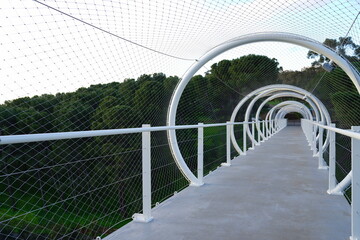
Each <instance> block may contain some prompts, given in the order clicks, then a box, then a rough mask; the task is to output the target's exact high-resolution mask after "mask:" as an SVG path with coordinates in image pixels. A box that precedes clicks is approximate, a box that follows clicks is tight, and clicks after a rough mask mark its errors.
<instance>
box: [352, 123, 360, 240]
mask: <svg viewBox="0 0 360 240" xmlns="http://www.w3.org/2000/svg"><path fill="white" fill-rule="evenodd" d="M351 130H352V131H355V132H360V126H356V127H355V126H353V127H351ZM351 169H352V174H353V175H352V184H351V238H350V239H352V240H360V140H358V139H355V138H351Z"/></svg>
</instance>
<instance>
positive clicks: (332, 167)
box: [328, 123, 336, 193]
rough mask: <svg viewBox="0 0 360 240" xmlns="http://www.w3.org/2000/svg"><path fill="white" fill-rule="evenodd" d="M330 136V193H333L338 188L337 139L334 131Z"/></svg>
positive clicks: (333, 125)
mask: <svg viewBox="0 0 360 240" xmlns="http://www.w3.org/2000/svg"><path fill="white" fill-rule="evenodd" d="M330 126H331V127H333V128H335V127H336V126H335V124H334V123H332V124H331V125H330ZM328 134H330V142H329V190H328V193H330V192H331V190H332V189H334V188H335V186H336V159H335V158H336V155H335V154H336V145H335V141H336V139H335V137H336V134H335V132H334V131H328Z"/></svg>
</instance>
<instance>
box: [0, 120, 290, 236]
mask: <svg viewBox="0 0 360 240" xmlns="http://www.w3.org/2000/svg"><path fill="white" fill-rule="evenodd" d="M257 123H259V122H257ZM260 124H261V125H262V128H263V129H264V127H265V125H266V124H268V125H269V126H270V131H268V132H267V134H266V136H267V139H268V138H269V137H271V136H272V135H274V134H275V133H276V132H278V131H280V130H281V129H282V128H283V127H285V126H286V121H285V120H279V122H278V123H275V122H274V121H271V122H270V121H269V122H265V121H260ZM232 125H235V126H237V127H236V129H238V130H237V131H235V132H237V136H239V137H240V139H239V140H240V141H241V140H242V142H243V143H244V145H243V146H244V147H245V149H244V150H245V151H246V150H247V149H249V148H250V147H251V146H252V145H253V143H252V140H251V137H249V136H247V133H246V131H245V129H244V126H248V127H249V128H250V132H251V133H252V134H253V136H254V137H257V138H258V139H260V135H259V133H258V131H257V130H256V129H255V128H254V125H255V122H235V123H230V122H227V123H216V124H197V125H180V126H159V127H151V126H150V125H143V126H142V127H141V128H128V129H109V130H93V131H77V132H57V133H43V134H24V135H9V136H0V147H1V154H2V155H1V163H2V165H3V167H2V169H1V172H0V187H1V188H2V190H3V191H2V192H1V196H0V199H1V200H2V201H1V202H2V203H1V204H0V210H1V212H0V214H1V216H0V234H1V235H2V236H5V237H14V238H16V237H23V238H38V237H39V238H41V237H44V238H52V239H62V238H73V239H87V238H86V237H84V236H86V235H87V237H89V236H90V237H91V238H92V239H93V238H95V237H96V236H103V235H106V234H108V233H110V232H111V231H113V230H114V228H118V227H120V226H121V225H122V224H125V223H126V221H129V220H130V219H129V215H126V214H130V216H131V214H134V213H136V212H138V213H137V214H134V215H133V220H136V221H141V222H148V221H150V220H151V219H152V216H151V209H152V207H154V206H156V205H157V202H158V201H161V200H159V199H166V198H167V197H169V193H170V192H171V191H172V193H174V192H177V191H180V190H181V189H182V188H184V187H186V186H188V184H186V179H185V178H184V177H182V176H181V173H180V171H179V170H178V168H177V166H176V164H175V162H174V160H172V159H171V153H170V151H169V150H168V147H169V145H168V144H166V143H164V142H166V131H168V130H177V133H179V134H181V131H190V130H193V131H192V132H191V133H190V134H188V135H187V136H188V139H187V140H183V139H184V138H182V140H181V141H179V142H178V144H179V146H180V149H181V150H189V149H190V148H191V151H190V150H189V151H186V152H187V153H188V154H187V156H184V159H185V160H187V159H188V161H187V163H188V164H191V165H192V168H191V170H192V171H193V172H194V174H196V176H197V177H198V178H199V179H201V181H203V176H204V175H206V173H208V172H209V171H210V170H211V169H214V167H215V168H216V166H219V165H220V164H221V163H222V164H221V165H223V166H230V165H231V158H232V157H233V156H236V155H238V153H236V152H235V151H234V150H233V149H232V147H231V141H230V126H232ZM211 129H212V130H211ZM214 129H215V130H216V131H215V130H214ZM224 130H226V131H224ZM140 134H141V137H140ZM158 134H161V136H160V137H159V135H158ZM121 136H127V138H122V137H121ZM241 138H243V139H241ZM129 139H136V140H132V141H134V142H137V143H136V144H135V146H136V147H134V148H121V149H117V150H116V152H111V154H107V155H104V153H108V152H107V151H106V148H108V147H109V146H111V147H114V146H115V148H116V147H117V146H118V145H115V144H113V145H111V144H112V143H111V142H113V141H125V142H126V141H129ZM159 139H161V140H162V142H159V141H158V140H159ZM104 140H106V141H107V142H109V143H108V144H102V145H101V147H100V146H97V145H99V143H100V142H102V141H104ZM249 140H250V141H249ZM263 140H265V139H263ZM79 144H82V146H85V145H86V146H87V148H84V149H86V153H84V154H82V155H81V154H79V156H77V155H76V152H77V149H80V148H78V146H77V145H79ZM55 145H56V148H55V147H54V146H55ZM133 145H134V144H133ZM166 148H167V149H166ZM47 149H51V150H50V151H52V152H51V153H50V154H49V153H47V152H49V150H47ZM36 151H41V152H40V153H36ZM82 151H83V150H82ZM53 152H54V153H53ZM93 152H99V153H97V154H95V155H96V156H95V155H92V154H93ZM215 153H216V154H215ZM184 154H185V152H184ZM209 154H210V155H209ZM159 155H164V156H159ZM213 155H216V156H213ZM81 157H84V158H81ZM210 157H213V158H215V159H212V160H211V161H209V160H207V158H210ZM79 158H80V159H79ZM164 159H166V162H165V160H164ZM100 163H101V164H100ZM120 172H121V174H120ZM152 175H153V177H152ZM164 175H166V176H171V179H168V180H165V179H164V178H166V177H164ZM179 182H181V183H179ZM110 195H111V196H110ZM154 195H156V196H154ZM105 205H106V207H105ZM130 205H131V206H130ZM133 205H134V206H133ZM122 214H123V216H122V217H119V216H117V215H122ZM124 219H125V220H126V219H128V220H126V221H125V222H122V223H121V224H119V222H120V221H123V220H124ZM90 229H92V230H90ZM95 232H96V235H94V234H95Z"/></svg>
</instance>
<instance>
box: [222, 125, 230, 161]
mask: <svg viewBox="0 0 360 240" xmlns="http://www.w3.org/2000/svg"><path fill="white" fill-rule="evenodd" d="M230 150H231V145H230V125H226V162H224V163H222V164H221V165H222V166H225V167H230V166H231V151H230Z"/></svg>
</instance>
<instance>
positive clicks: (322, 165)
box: [318, 127, 327, 169]
mask: <svg viewBox="0 0 360 240" xmlns="http://www.w3.org/2000/svg"><path fill="white" fill-rule="evenodd" d="M323 140H324V129H323V128H322V127H319V153H318V155H319V157H318V158H319V169H327V166H326V165H325V162H324V158H323Z"/></svg>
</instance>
